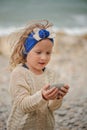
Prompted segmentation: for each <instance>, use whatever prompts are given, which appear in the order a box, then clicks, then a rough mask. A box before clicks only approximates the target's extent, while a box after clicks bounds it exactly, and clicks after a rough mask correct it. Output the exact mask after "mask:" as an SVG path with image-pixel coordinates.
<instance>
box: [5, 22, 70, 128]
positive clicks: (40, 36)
mask: <svg viewBox="0 0 87 130" xmlns="http://www.w3.org/2000/svg"><path fill="white" fill-rule="evenodd" d="M51 26H52V24H50V23H49V22H48V21H46V20H45V21H44V20H43V21H38V22H36V23H35V22H34V23H32V24H31V25H29V26H27V27H26V28H25V30H24V32H23V33H22V35H21V37H20V39H19V41H18V43H17V44H16V45H15V47H14V50H13V52H12V55H11V60H10V64H11V67H13V68H14V69H13V71H12V74H11V80H10V93H11V97H12V110H11V113H10V116H9V119H8V123H7V130H54V125H55V121H54V115H53V111H54V110H56V109H58V108H59V107H60V106H61V103H62V99H63V97H64V96H65V95H66V94H67V92H68V89H69V86H68V85H64V86H63V87H62V88H61V90H59V89H58V88H56V87H53V88H50V85H51V84H53V83H57V82H58V81H57V79H56V76H55V73H53V72H52V70H49V69H48V68H47V67H46V65H47V64H48V63H49V61H50V58H51V53H52V49H53V46H54V32H53V31H52V29H51Z"/></svg>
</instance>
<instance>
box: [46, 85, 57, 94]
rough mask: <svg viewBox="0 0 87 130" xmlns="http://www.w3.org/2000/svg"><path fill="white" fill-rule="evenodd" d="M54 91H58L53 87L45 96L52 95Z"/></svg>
mask: <svg viewBox="0 0 87 130" xmlns="http://www.w3.org/2000/svg"><path fill="white" fill-rule="evenodd" d="M55 90H56V91H58V89H57V88H55V87H53V88H51V89H48V90H47V92H46V94H47V95H50V94H51V93H53V92H54V91H55Z"/></svg>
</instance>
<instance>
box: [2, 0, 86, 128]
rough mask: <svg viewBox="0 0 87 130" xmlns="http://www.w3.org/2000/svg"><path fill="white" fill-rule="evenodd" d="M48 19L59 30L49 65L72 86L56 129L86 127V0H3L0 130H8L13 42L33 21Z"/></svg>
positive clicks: (60, 79) (59, 114) (58, 118)
mask: <svg viewBox="0 0 87 130" xmlns="http://www.w3.org/2000/svg"><path fill="white" fill-rule="evenodd" d="M42 19H47V20H49V21H50V22H52V23H53V24H54V28H53V29H54V31H55V32H56V39H55V46H54V53H53V55H52V59H51V62H50V64H49V65H48V66H49V67H50V68H51V69H52V70H53V71H55V72H57V74H58V82H65V83H67V84H69V85H70V90H69V93H68V94H67V96H66V97H65V98H64V101H63V105H62V107H61V108H60V109H59V110H57V111H55V113H54V114H55V118H56V126H55V130H87V0H0V130H6V122H7V118H8V115H9V112H10V109H11V108H10V105H11V99H10V95H9V93H8V88H9V79H10V72H9V71H8V65H9V56H10V52H11V50H10V43H12V42H13V41H14V39H15V38H17V37H16V33H15V32H17V31H18V29H20V28H21V27H23V26H25V25H26V24H27V23H28V22H29V21H31V20H42Z"/></svg>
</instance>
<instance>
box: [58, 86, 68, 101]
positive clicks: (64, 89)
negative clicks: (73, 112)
mask: <svg viewBox="0 0 87 130" xmlns="http://www.w3.org/2000/svg"><path fill="white" fill-rule="evenodd" d="M68 90H69V86H68V85H64V86H63V87H62V88H61V89H60V90H59V93H58V95H57V99H62V98H63V97H64V96H65V95H66V94H67V93H68Z"/></svg>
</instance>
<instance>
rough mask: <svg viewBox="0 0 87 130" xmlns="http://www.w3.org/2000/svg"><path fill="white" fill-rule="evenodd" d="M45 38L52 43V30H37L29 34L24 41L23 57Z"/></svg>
mask: <svg viewBox="0 0 87 130" xmlns="http://www.w3.org/2000/svg"><path fill="white" fill-rule="evenodd" d="M45 38H48V39H49V40H51V41H52V43H54V33H53V31H52V30H47V29H37V30H36V31H34V32H31V33H30V34H29V35H28V37H27V38H26V40H25V43H24V50H23V55H25V56H26V55H27V54H28V53H29V51H30V50H31V49H32V48H33V47H34V46H35V45H36V44H37V43H38V42H39V41H40V40H43V39H45Z"/></svg>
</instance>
